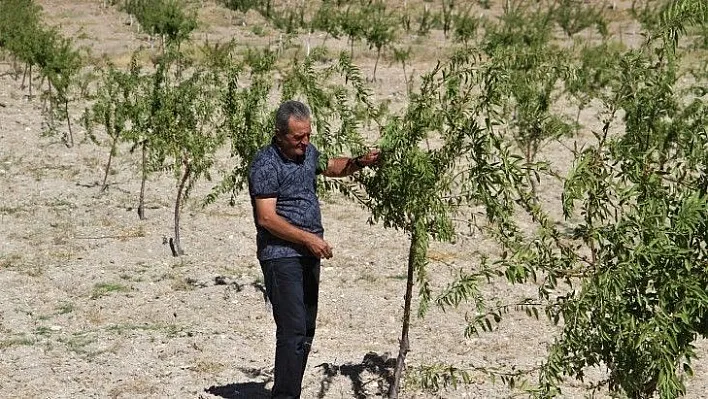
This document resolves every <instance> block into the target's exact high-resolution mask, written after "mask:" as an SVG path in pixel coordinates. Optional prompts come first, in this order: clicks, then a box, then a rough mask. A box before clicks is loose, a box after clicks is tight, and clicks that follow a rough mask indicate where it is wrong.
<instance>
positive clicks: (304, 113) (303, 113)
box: [275, 100, 310, 136]
mask: <svg viewBox="0 0 708 399" xmlns="http://www.w3.org/2000/svg"><path fill="white" fill-rule="evenodd" d="M290 117H293V118H295V119H297V120H301V121H302V120H307V119H310V108H308V107H307V105H305V104H303V103H301V102H300V101H295V100H288V101H286V102H284V103H282V104H280V107H278V111H277V112H276V113H275V134H277V135H278V136H284V135H286V134H288V121H290Z"/></svg>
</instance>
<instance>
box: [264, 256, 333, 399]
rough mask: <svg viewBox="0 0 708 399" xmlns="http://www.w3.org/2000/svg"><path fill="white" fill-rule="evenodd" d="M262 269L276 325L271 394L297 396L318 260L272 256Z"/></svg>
mask: <svg viewBox="0 0 708 399" xmlns="http://www.w3.org/2000/svg"><path fill="white" fill-rule="evenodd" d="M261 269H262V270H263V277H264V279H265V286H266V293H267V294H268V299H269V300H270V302H271V304H272V305H273V318H274V319H275V325H276V327H277V329H276V334H275V336H276V345H275V371H274V379H275V381H274V384H273V390H272V397H273V398H277V399H286V398H287V399H295V398H299V397H300V391H301V388H302V376H303V374H304V372H305V366H306V365H307V356H308V355H309V353H310V347H311V346H312V340H313V338H314V337H315V321H316V319H317V297H318V291H319V284H320V260H319V259H317V258H305V257H293V258H279V259H271V260H265V261H261Z"/></svg>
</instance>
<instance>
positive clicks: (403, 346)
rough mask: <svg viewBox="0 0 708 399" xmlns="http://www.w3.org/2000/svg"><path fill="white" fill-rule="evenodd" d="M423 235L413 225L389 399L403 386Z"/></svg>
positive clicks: (423, 249)
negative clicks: (414, 280)
mask: <svg viewBox="0 0 708 399" xmlns="http://www.w3.org/2000/svg"><path fill="white" fill-rule="evenodd" d="M421 234H425V232H422V231H419V228H418V227H416V225H415V223H413V232H412V233H411V246H410V249H409V252H408V277H407V279H406V296H405V299H404V305H403V327H402V328H401V339H400V341H399V348H398V357H397V358H396V369H395V370H394V372H393V383H392V384H391V386H390V387H389V391H388V397H389V399H397V398H398V391H399V390H400V386H401V377H402V376H403V369H404V368H405V362H406V355H407V354H408V351H409V350H410V342H409V340H408V331H409V330H410V323H411V301H412V298H413V279H414V275H415V265H416V264H417V263H418V262H419V261H420V260H421V259H420V258H421V256H422V257H424V256H425V252H426V251H425V248H422V249H421V246H423V245H424V243H423V240H422V237H421Z"/></svg>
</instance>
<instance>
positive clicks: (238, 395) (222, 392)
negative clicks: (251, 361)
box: [204, 368, 272, 399]
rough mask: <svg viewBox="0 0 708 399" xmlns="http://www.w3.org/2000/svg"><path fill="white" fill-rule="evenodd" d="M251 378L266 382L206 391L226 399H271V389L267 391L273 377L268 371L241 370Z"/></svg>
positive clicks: (213, 388)
mask: <svg viewBox="0 0 708 399" xmlns="http://www.w3.org/2000/svg"><path fill="white" fill-rule="evenodd" d="M239 370H240V371H241V372H242V373H244V374H245V375H246V376H247V377H249V378H259V377H260V378H265V380H264V381H249V382H238V383H233V384H226V385H219V386H216V385H214V386H211V387H209V388H207V389H205V390H204V392H207V393H210V394H212V395H214V396H219V397H222V398H225V399H262V398H270V389H266V387H265V386H266V384H268V383H269V382H270V381H271V380H272V377H271V375H270V373H269V372H268V371H265V370H263V369H254V368H239Z"/></svg>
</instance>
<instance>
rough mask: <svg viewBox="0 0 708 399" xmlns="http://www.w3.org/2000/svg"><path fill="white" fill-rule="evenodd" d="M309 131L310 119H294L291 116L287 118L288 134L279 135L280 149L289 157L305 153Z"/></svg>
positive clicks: (296, 156)
mask: <svg viewBox="0 0 708 399" xmlns="http://www.w3.org/2000/svg"><path fill="white" fill-rule="evenodd" d="M311 133H312V123H311V122H310V119H296V118H293V117H292V116H291V117H290V119H289V120H288V134H286V135H284V136H281V140H280V150H281V151H282V152H283V154H285V156H286V157H288V158H290V159H296V158H298V157H301V156H303V155H305V150H306V149H307V145H308V144H310V134H311Z"/></svg>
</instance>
